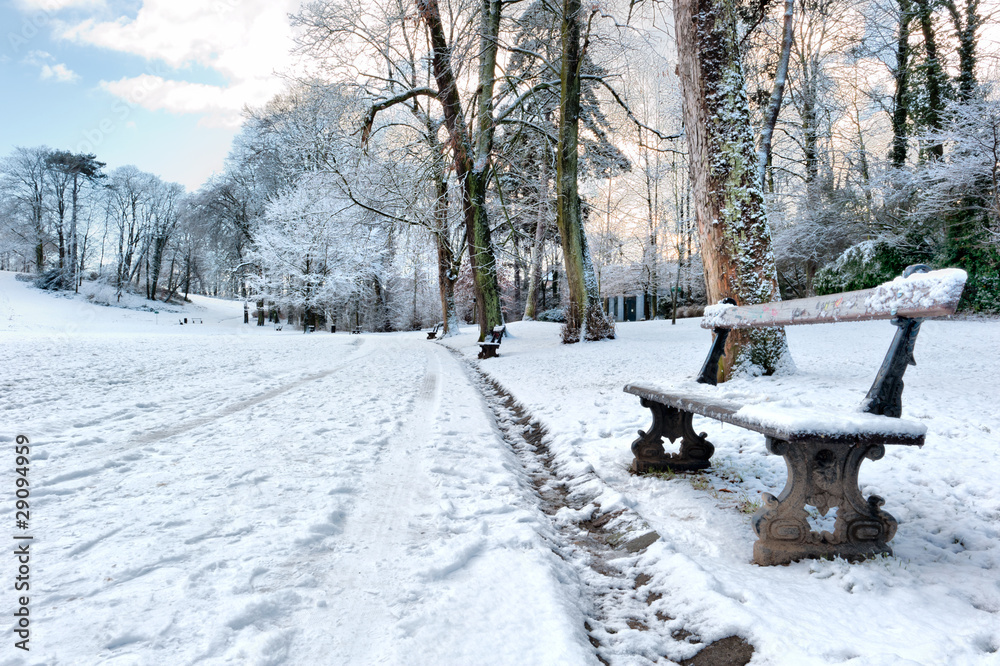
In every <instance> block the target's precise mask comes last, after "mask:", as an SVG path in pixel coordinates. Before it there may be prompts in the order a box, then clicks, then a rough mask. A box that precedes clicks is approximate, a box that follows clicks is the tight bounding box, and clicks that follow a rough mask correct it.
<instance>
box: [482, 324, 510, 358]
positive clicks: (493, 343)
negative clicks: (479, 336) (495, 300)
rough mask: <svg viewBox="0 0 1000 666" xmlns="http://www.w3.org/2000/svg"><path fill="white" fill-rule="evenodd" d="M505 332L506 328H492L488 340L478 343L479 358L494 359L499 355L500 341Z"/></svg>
mask: <svg viewBox="0 0 1000 666" xmlns="http://www.w3.org/2000/svg"><path fill="white" fill-rule="evenodd" d="M506 332H507V327H506V326H494V327H493V332H492V333H490V339H489V340H487V341H485V342H480V343H479V358H496V357H497V356H499V355H500V341H501V340H503V334H504V333H506Z"/></svg>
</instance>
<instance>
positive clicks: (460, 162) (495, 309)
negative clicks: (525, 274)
mask: <svg viewBox="0 0 1000 666" xmlns="http://www.w3.org/2000/svg"><path fill="white" fill-rule="evenodd" d="M484 3H486V5H488V6H489V5H493V4H495V5H496V25H497V28H498V27H499V8H500V3H499V0H484ZM417 10H418V12H419V13H420V17H421V19H423V21H424V23H425V24H426V25H427V30H428V32H429V33H430V41H431V51H432V54H431V55H432V59H433V64H434V79H435V81H436V82H437V86H438V100H440V102H441V106H442V107H443V110H444V121H445V127H447V129H448V134H449V136H450V138H451V144H452V151H453V153H454V157H455V175H456V176H457V177H458V180H459V181H460V182H461V183H462V209H463V211H464V217H465V230H466V241H467V243H468V246H469V265H470V268H471V269H472V276H473V287H474V288H473V291H474V292H475V295H476V304H477V317H476V318H477V321H478V323H479V339H480V341H482V340H485V339H486V334H487V333H488V332H489V331H490V330H492V328H493V327H494V326H499V325H501V324H502V323H503V315H502V314H501V311H500V286H499V282H498V280H497V273H496V260H495V258H494V255H493V240H492V235H491V233H490V225H489V218H488V216H487V213H486V207H485V204H486V186H487V182H488V176H487V174H488V173H489V165H488V162H489V160H488V157H489V155H488V149H489V147H490V146H491V145H492V113H490V114H489V115H490V116H491V117H490V118H488V119H486V118H483V117H482V116H480V119H479V126H480V128H481V130H482V129H486V130H487V132H488V133H489V136H483V135H482V132H481V133H480V136H479V137H478V139H477V142H476V148H477V150H480V149H483V148H485V149H487V150H486V152H485V153H481V154H480V155H479V158H478V159H477V158H475V157H474V156H473V152H472V151H473V145H472V141H471V138H470V133H469V129H468V127H467V126H466V124H465V117H464V115H463V112H462V105H461V101H460V100H459V96H458V84H457V82H456V80H455V73H454V71H453V70H452V66H451V48H450V46H449V45H448V40H447V38H446V36H445V31H444V25H443V24H442V22H441V12H440V9H439V7H438V3H437V0H418V1H417ZM490 12H492V9H489V8H488V9H487V13H486V15H485V16H484V17H483V27H484V30H483V37H482V44H484V45H486V47H487V48H486V49H485V51H487V53H482V54H481V55H480V58H481V63H480V86H481V92H480V97H481V98H486V97H489V98H490V99H489V104H492V91H493V77H494V72H493V69H495V67H496V44H497V34H496V32H492V33H491V32H490V31H491V30H493V27H492V25H493V24H492V21H493V14H492V13H490ZM490 50H492V56H490V54H489V53H488V51H490ZM484 61H485V63H486V64H484ZM490 62H492V68H493V69H490V67H489V63H490ZM484 76H486V79H485V80H484V79H483V77H484ZM480 108H481V109H482V108H483V107H482V106H481V107H480ZM487 108H488V106H487ZM480 113H482V111H481V112H480Z"/></svg>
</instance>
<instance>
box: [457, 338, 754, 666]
mask: <svg viewBox="0 0 1000 666" xmlns="http://www.w3.org/2000/svg"><path fill="white" fill-rule="evenodd" d="M453 353H454V354H455V355H456V356H459V354H458V353H457V352H454V351H453ZM466 367H467V368H468V370H469V375H470V378H471V380H472V382H473V384H474V385H475V386H476V387H477V388H478V389H479V390H480V392H481V393H482V394H483V398H484V400H485V401H486V404H487V405H488V406H489V408H490V411H491V412H492V413H493V418H494V420H495V422H496V425H497V427H498V428H499V430H500V432H501V433H502V435H503V439H504V441H505V442H506V443H507V444H508V445H509V446H510V447H511V449H512V450H513V451H514V452H515V454H516V455H517V457H518V460H519V461H520V462H521V464H522V465H523V466H524V469H525V471H526V472H527V474H528V475H529V477H530V478H531V481H532V485H533V486H534V489H535V492H536V493H537V496H538V502H539V507H540V508H541V510H542V512H543V513H544V514H545V515H546V516H548V517H549V519H550V522H551V526H552V535H551V536H550V538H551V539H552V541H553V544H552V546H553V550H554V551H555V552H556V553H557V554H558V555H559V556H560V557H561V558H563V559H564V560H565V561H567V562H569V563H571V564H572V565H573V566H574V567H575V568H576V569H577V573H578V575H579V577H580V580H581V581H583V582H584V583H585V585H584V589H583V590H582V593H583V595H584V597H585V601H584V603H585V604H586V605H587V606H588V608H585V609H584V611H585V613H586V614H587V616H588V619H587V622H586V624H585V628H586V630H587V632H588V635H589V639H590V642H591V644H592V645H593V646H594V649H595V652H596V655H597V658H598V659H599V660H600V661H601V663H603V664H608V665H610V666H618V665H626V664H628V665H632V664H635V665H639V664H643V665H645V664H664V663H675V662H672V661H670V660H669V659H668V658H667V657H665V656H663V654H664V652H665V650H663V649H662V647H663V646H664V644H667V643H670V642H676V641H685V642H687V643H692V644H697V643H699V642H700V641H699V639H698V637H697V636H695V635H693V634H691V633H690V632H688V631H686V630H685V629H683V628H678V627H677V623H676V622H674V619H673V618H671V617H669V616H667V615H664V614H663V613H662V612H660V611H654V610H653V609H652V608H651V605H652V604H653V603H654V602H655V601H656V600H657V599H659V598H660V595H658V594H656V593H647V592H646V591H644V590H643V589H642V588H643V586H645V585H646V583H648V582H649V581H650V580H651V577H650V575H649V574H647V573H645V572H643V571H641V570H640V569H638V568H637V567H636V561H637V559H638V557H637V556H638V554H640V553H642V552H643V551H644V550H645V549H646V548H648V547H649V546H650V545H652V544H653V543H655V542H656V540H657V539H658V538H659V535H658V534H656V532H655V531H653V530H651V529H650V527H649V525H648V524H647V523H646V521H645V520H644V519H643V518H642V517H641V516H640V515H639V514H637V513H636V512H635V511H632V510H631V509H621V510H617V511H611V512H606V513H601V511H600V506H599V505H596V504H595V503H594V499H595V497H596V496H597V494H598V493H599V491H598V492H595V484H596V487H598V488H603V487H606V486H605V484H604V482H603V481H602V480H601V479H600V477H598V476H597V475H596V474H595V473H594V472H593V471H588V472H586V473H585V474H583V475H576V476H574V475H572V474H568V473H566V472H564V471H563V470H561V469H560V465H559V461H558V460H556V458H555V456H554V455H553V453H552V452H551V451H550V450H549V448H548V446H547V444H546V441H545V440H546V437H545V436H546V432H545V428H544V426H542V425H541V424H540V423H539V422H538V421H536V420H534V419H533V418H532V417H531V415H530V414H529V413H528V412H527V411H526V409H525V408H524V407H523V406H522V405H521V404H520V403H518V402H517V401H516V400H515V399H514V397H513V396H512V395H510V393H508V392H507V391H506V390H505V389H504V388H503V387H502V386H501V385H500V384H498V383H497V382H496V381H494V380H493V379H492V378H490V377H489V376H487V375H486V374H485V373H483V372H482V371H481V370H480V369H479V368H478V367H476V366H475V365H474V364H472V363H466ZM595 507H596V510H594V509H595ZM587 513H591V517H590V518H587V519H583V520H577V519H574V518H573V515H574V514H576V515H577V517H580V516H582V515H586V514H587ZM658 647H659V648H660V649H657V648H658ZM752 656H753V646H751V645H750V644H748V643H746V642H745V641H744V640H743V639H741V638H739V637H736V636H730V637H729V638H724V639H722V640H720V641H716V642H715V643H711V644H709V645H706V646H705V647H704V648H702V649H701V650H700V651H699V652H698V654H697V655H695V656H694V657H693V658H691V659H686V660H683V661H681V662H679V663H680V664H682V665H690V666H743V665H744V664H746V663H748V662H749V661H750V658H751V657H752Z"/></svg>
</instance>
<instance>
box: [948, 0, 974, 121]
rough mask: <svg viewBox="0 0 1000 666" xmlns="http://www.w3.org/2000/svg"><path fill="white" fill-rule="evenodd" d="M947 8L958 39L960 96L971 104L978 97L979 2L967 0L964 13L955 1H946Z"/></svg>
mask: <svg viewBox="0 0 1000 666" xmlns="http://www.w3.org/2000/svg"><path fill="white" fill-rule="evenodd" d="M944 4H945V7H947V8H948V13H949V14H951V21H952V24H953V25H954V26H955V37H956V38H957V39H958V96H959V99H960V100H961V101H963V102H969V101H971V100H972V99H973V98H974V97H975V96H976V90H977V88H978V84H977V83H976V61H977V58H976V41H977V36H976V32H977V31H978V30H979V28H980V26H982V24H983V19H982V17H981V16H980V15H979V0H965V7H964V10H965V11H964V14H965V17H964V20H963V17H962V14H963V12H962V11H960V10H959V8H958V5H956V4H955V1H954V0H945V3H944Z"/></svg>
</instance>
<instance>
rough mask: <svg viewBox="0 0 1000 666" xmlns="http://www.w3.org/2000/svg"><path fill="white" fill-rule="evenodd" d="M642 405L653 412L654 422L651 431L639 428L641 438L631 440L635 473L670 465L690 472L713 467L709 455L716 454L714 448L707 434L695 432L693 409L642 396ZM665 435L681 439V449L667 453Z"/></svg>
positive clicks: (633, 471)
mask: <svg viewBox="0 0 1000 666" xmlns="http://www.w3.org/2000/svg"><path fill="white" fill-rule="evenodd" d="M642 406H643V407H648V408H649V409H650V410H651V411H652V412H653V425H652V426H650V428H649V432H643V431H642V430H640V431H639V439H637V440H635V441H634V442H632V453H633V455H635V459H634V460H633V461H632V473H633V474H645V473H646V472H651V471H657V470H666V469H667V468H668V467H669V468H670V469H672V470H674V471H675V472H689V471H694V470H699V469H705V468H707V467H710V466H711V463H710V462H709V458H711V457H712V454H713V453H715V447H714V446H712V445H711V444H710V443H709V441H708V440H707V439H705V433H701V434H696V433H695V431H694V427H693V426H692V424H691V417H692V415H691V413H690V412H682V411H680V410H679V409H676V408H674V407H667V406H666V405H661V404H660V403H658V402H652V401H651V400H646V399H645V398H642ZM664 437H667V438H668V439H669V440H670V441H671V442H673V441H675V440H676V439H677V438H678V437H679V438H681V447H680V451H678V452H677V453H666V452H665V451H664V450H663V438H664Z"/></svg>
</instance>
